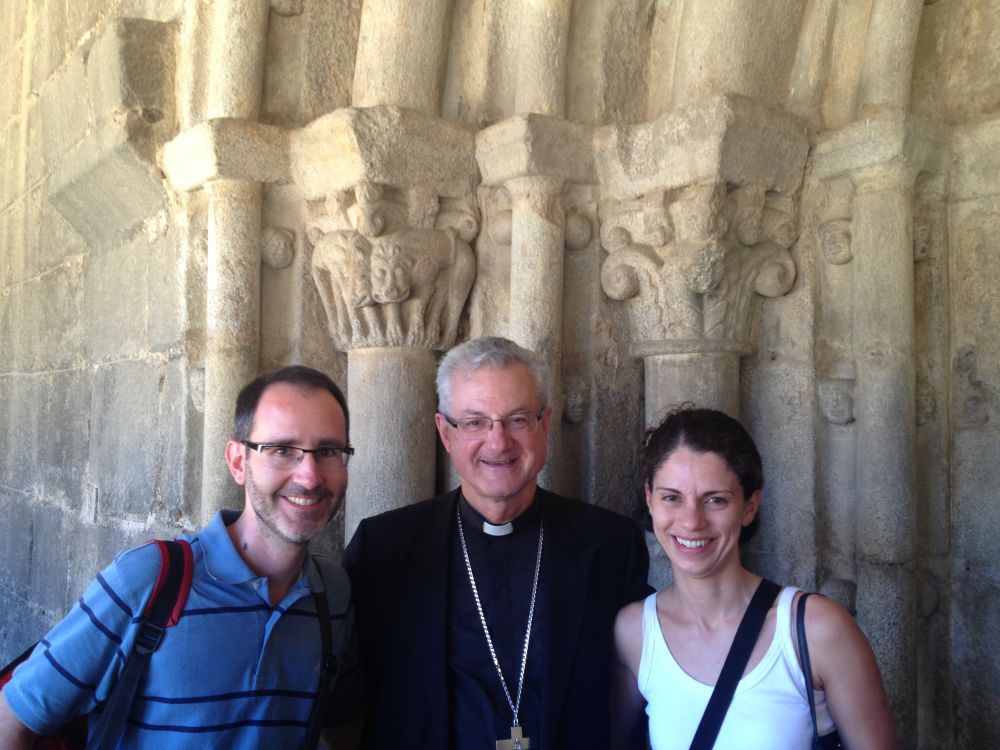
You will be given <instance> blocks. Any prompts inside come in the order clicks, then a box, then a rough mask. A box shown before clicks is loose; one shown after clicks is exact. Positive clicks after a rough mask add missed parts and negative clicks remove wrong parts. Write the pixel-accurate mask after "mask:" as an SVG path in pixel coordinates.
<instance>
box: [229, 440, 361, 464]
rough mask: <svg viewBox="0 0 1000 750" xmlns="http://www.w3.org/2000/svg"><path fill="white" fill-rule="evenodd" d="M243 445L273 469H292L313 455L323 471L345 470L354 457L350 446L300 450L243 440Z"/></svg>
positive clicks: (292, 447) (294, 447)
mask: <svg viewBox="0 0 1000 750" xmlns="http://www.w3.org/2000/svg"><path fill="white" fill-rule="evenodd" d="M240 442H241V443H243V445H245V446H246V447H247V448H249V449H250V450H253V451H257V452H258V453H259V454H260V455H261V458H263V459H264V463H266V464H267V465H268V466H270V467H271V468H273V469H292V468H294V467H296V466H298V465H299V464H300V463H302V459H303V458H304V457H305V455H306V454H307V453H312V455H313V458H314V459H316V463H317V464H318V465H319V466H320V468H322V469H343V468H345V467H346V466H347V462H348V460H350V458H351V456H353V455H354V448H352V447H351V446H349V445H321V446H320V447H319V448H299V447H298V446H296V445H269V444H267V443H253V442H251V441H249V440H241V441H240Z"/></svg>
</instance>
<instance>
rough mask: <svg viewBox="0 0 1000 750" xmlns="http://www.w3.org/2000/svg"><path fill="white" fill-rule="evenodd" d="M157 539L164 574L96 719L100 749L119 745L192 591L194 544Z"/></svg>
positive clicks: (94, 744)
mask: <svg viewBox="0 0 1000 750" xmlns="http://www.w3.org/2000/svg"><path fill="white" fill-rule="evenodd" d="M153 541H154V542H155V543H156V546H157V548H158V549H159V551H160V561H161V564H160V573H159V575H158V576H157V577H156V583H155V584H154V585H153V592H152V594H151V595H150V597H149V604H147V605H146V610H145V611H144V612H143V614H142V622H140V623H139V632H138V633H137V634H136V638H135V643H133V644H132V651H131V652H130V653H129V655H128V658H127V659H126V660H125V666H124V667H123V668H122V672H121V675H119V677H118V682H117V683H116V684H115V687H114V689H113V690H112V691H111V695H109V696H108V700H107V701H106V702H105V704H104V710H103V711H102V712H101V713H100V715H98V716H97V717H96V718H95V720H94V721H93V722H92V725H91V734H90V741H91V744H90V747H93V748H95V749H96V750H111V748H115V747H117V746H118V741H119V739H121V736H122V733H123V732H124V730H125V721H126V719H127V718H128V713H129V710H130V709H131V707H132V700H133V699H134V698H135V693H136V690H137V689H138V687H139V681H140V679H141V678H142V674H143V672H144V671H145V670H146V665H147V664H148V663H149V658H150V656H152V654H153V652H154V651H156V649H157V648H159V646H160V641H161V640H162V639H163V631H164V630H165V629H166V628H168V627H170V626H171V625H175V624H176V623H177V620H178V619H179V618H180V613H181V611H182V610H183V609H184V604H185V602H186V601H187V595H188V591H190V590H191V577H192V571H193V569H194V566H193V564H192V555H191V545H190V544H188V543H187V542H186V541H184V540H183V539H178V540H175V541H172V542H164V541H161V540H158V539H155V540H153Z"/></svg>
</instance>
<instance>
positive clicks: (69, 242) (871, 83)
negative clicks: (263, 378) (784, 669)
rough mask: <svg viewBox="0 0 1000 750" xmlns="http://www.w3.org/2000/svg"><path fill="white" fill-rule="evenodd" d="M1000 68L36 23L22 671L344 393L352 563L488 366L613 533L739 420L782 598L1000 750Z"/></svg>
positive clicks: (359, 0)
mask: <svg viewBox="0 0 1000 750" xmlns="http://www.w3.org/2000/svg"><path fill="white" fill-rule="evenodd" d="M998 61H1000V4H998V2H997V0H949V2H920V0H872V1H871V2H865V3H860V2H848V1H847V0H819V1H816V2H808V3H803V2H797V1H796V0H774V2H770V3H763V4H761V3H745V2H739V1H738V0H719V1H718V2H693V1H691V2H681V1H680V0H675V1H674V2H653V0H575V1H571V0H530V1H528V0H525V1H524V2H509V0H413V1H412V2H411V1H409V0H408V1H405V2H404V1H403V0H330V2H313V1H312V0H214V1H213V2H208V1H207V0H74V1H73V2H63V1H62V0H59V1H56V0H46V1H43V2H30V1H29V0H12V2H9V3H7V5H6V6H5V8H4V12H3V14H0V66H2V69H3V70H4V73H5V75H4V79H3V82H2V83H0V153H2V154H3V159H4V169H3V170H2V171H0V517H2V519H3V520H2V521H0V559H2V560H4V561H5V564H4V565H2V566H0V613H2V614H0V660H2V659H4V658H8V657H10V656H13V655H14V654H15V653H17V652H19V651H20V650H21V648H23V646H24V645H26V644H27V643H29V642H31V641H33V640H35V639H37V638H38V637H39V635H40V634H41V632H42V631H43V630H44V628H45V627H46V626H47V625H48V624H50V623H51V622H53V621H54V620H55V619H57V618H58V617H59V616H60V615H61V614H62V613H63V612H64V611H65V610H66V608H67V607H68V606H70V605H71V603H72V602H73V601H74V600H75V599H76V597H77V596H78V595H79V593H80V591H81V590H82V589H83V587H84V586H85V585H86V584H87V582H88V581H89V580H90V579H91V578H92V576H93V574H94V572H95V571H96V570H98V569H99V568H100V567H101V566H103V565H104V564H106V563H107V561H108V560H109V559H110V558H111V556H112V555H113V554H114V552H115V551H117V550H118V549H120V548H121V547H123V546H126V545H130V544H133V543H136V542H139V541H142V540H144V539H147V538H149V537H151V536H171V535H174V534H176V533H177V532H178V531H179V530H180V529H190V528H194V527H197V526H199V525H200V524H201V523H202V522H204V521H205V520H207V518H208V517H210V516H211V514H212V513H213V512H214V511H215V509H216V508H218V507H223V506H227V505H233V504H235V503H238V502H239V501H240V496H239V492H238V490H237V489H236V488H235V487H234V486H233V485H232V483H231V481H230V478H229V476H228V472H227V471H226V469H225V465H224V463H223V460H222V449H223V447H224V445H225V442H226V441H227V440H228V438H229V436H230V431H231V425H230V422H231V410H232V403H233V399H234V397H235V394H236V391H237V390H238V388H239V387H240V386H241V385H242V384H243V383H245V382H246V381H247V380H248V379H250V378H251V377H252V376H253V375H255V374H257V373H258V372H261V371H264V370H267V369H271V368H273V367H277V366H280V365H284V364H289V363H292V362H302V363H305V364H309V365H313V366H316V367H320V368H321V369H324V370H326V371H328V372H330V373H331V374H332V375H333V376H334V377H335V379H336V380H337V381H338V382H339V383H340V384H341V385H343V386H345V388H346V390H347V395H348V399H349V403H350V407H351V410H352V416H353V419H352V433H353V434H352V436H351V438H352V442H353V443H354V444H355V445H356V447H357V449H358V453H357V456H356V458H355V460H354V461H353V462H352V464H351V468H350V472H351V481H350V489H349V495H348V503H347V505H348V507H347V510H346V513H345V514H344V515H343V516H342V517H341V518H339V519H337V521H336V523H335V524H334V525H333V526H332V527H331V529H330V530H329V531H328V533H327V534H326V536H325V538H324V539H322V540H320V541H319V547H321V548H322V549H324V550H325V551H328V552H331V553H332V554H338V553H339V552H340V550H341V549H342V547H343V543H344V538H345V535H346V536H347V537H349V536H350V534H351V533H352V532H353V529H354V528H355V526H356V525H357V523H358V522H359V521H360V519H362V518H363V517H365V516H366V515H369V514H371V513H375V512H380V511H382V510H387V509H389V508H392V507H398V506H399V505H403V504H407V503H410V502H414V501H416V500H418V499H420V498H422V497H426V496H429V495H431V494H433V493H434V492H436V491H440V490H443V489H446V488H449V487H451V486H453V485H454V482H455V481H456V477H455V476H454V475H453V473H452V472H450V470H449V468H448V462H447V460H446V457H445V456H444V455H443V454H442V451H441V450H440V449H437V448H436V447H435V446H436V442H435V437H434V428H433V412H434V408H435V403H434V401H435V397H434V384H433V376H434V367H435V364H436V361H437V358H438V356H439V353H440V352H441V351H443V350H445V349H447V348H448V347H450V346H451V345H452V344H454V343H455V342H457V341H462V340H465V339H467V338H468V337H471V336H475V335H479V334H484V333H493V334H500V335H505V336H510V337H512V338H514V339H516V340H518V341H519V342H520V343H522V344H523V345H525V346H528V347H529V348H532V349H534V350H536V351H538V352H540V353H542V354H543V355H544V356H545V358H546V360H547V361H548V362H549V364H550V371H549V375H550V377H549V379H548V381H549V382H548V384H547V393H546V397H547V400H548V401H549V402H550V403H551V404H552V406H553V408H554V411H555V413H556V419H555V421H554V428H553V430H552V433H551V436H550V446H549V448H550V461H549V463H548V465H547V467H546V469H545V471H544V473H543V475H542V482H543V483H544V484H546V485H547V486H550V487H552V488H554V489H556V490H559V491H562V492H565V493H568V494H571V495H575V496H578V497H579V498H580V499H581V501H583V502H590V503H597V504H601V505H604V506H606V507H610V508H613V509H615V510H617V511H619V512H622V513H625V514H626V515H635V516H636V517H637V518H640V517H641V515H642V514H641V512H639V509H640V508H641V505H640V493H639V491H638V490H639V488H638V487H637V485H636V471H637V466H636V456H637V447H638V445H639V443H640V441H641V439H642V433H643V430H644V429H645V428H646V427H647V426H649V425H651V424H654V423H655V422H656V421H657V420H658V419H659V417H660V416H661V415H662V414H663V412H664V411H665V410H666V409H668V408H669V407H670V406H672V405H674V404H676V403H678V402H680V401H684V400H693V401H696V402H699V403H702V404H708V405H713V406H717V407H719V408H722V409H725V410H727V411H729V412H731V413H734V414H738V415H739V416H741V418H742V419H743V420H744V421H745V423H746V424H747V425H748V427H749V428H750V430H751V432H752V433H753V434H754V435H755V436H756V438H757V440H758V442H759V444H760V447H761V452H762V455H763V458H764V462H765V473H766V477H767V483H766V487H765V492H764V500H763V510H762V526H761V531H760V534H759V536H758V537H757V538H756V539H755V540H754V542H753V543H752V544H751V545H750V546H749V548H748V549H747V550H746V551H745V558H746V560H747V562H748V564H749V565H750V566H751V567H752V568H753V569H755V570H757V571H759V572H761V573H763V574H766V575H768V576H769V577H772V578H775V579H777V580H781V581H787V582H790V583H795V584H797V585H801V586H805V587H809V588H813V589H817V590H820V591H822V592H824V593H826V594H827V595H829V596H832V597H834V598H836V599H838V600H839V601H841V602H842V603H843V604H844V605H845V606H847V607H848V608H849V609H850V610H851V611H852V612H855V613H856V616H857V619H858V621H859V623H860V624H861V626H862V628H863V629H864V630H865V631H866V633H867V634H868V636H869V638H870V639H871V641H872V643H873V646H874V648H875V651H876V655H877V657H878V659H879V661H880V664H881V667H882V669H883V673H884V674H885V676H886V680H887V684H888V686H889V692H890V698H891V700H892V704H893V708H894V711H895V714H896V718H897V721H898V726H899V734H900V738H901V740H902V746H903V747H906V748H911V747H913V748H921V749H926V750H931V749H932V748H933V749H934V750H938V749H939V748H943V749H945V750H978V749H979V748H993V747H997V746H1000V734H998V730H997V728H996V726H995V725H996V720H995V717H996V716H997V715H1000V704H998V697H997V691H996V686H997V684H1000V658H998V656H997V654H996V653H995V651H996V649H995V648H994V649H991V648H990V644H992V643H994V642H996V641H997V639H998V638H1000V611H998V610H997V605H996V604H995V603H996V602H997V601H1000V597H998V591H997V580H1000V552H998V550H1000V547H998V546H997V544H996V543H995V539H996V531H997V529H1000V511H998V510H997V508H998V504H997V503H996V502H995V501H994V497H995V495H996V487H997V485H998V481H1000V476H997V467H998V466H1000V448H998V446H1000V435H998V431H997V426H996V425H997V420H998V419H1000V338H998V337H997V336H996V330H997V329H998V326H1000V292H998V289H1000V256H998V254H997V252H996V248H997V239H996V238H997V237H998V236H1000V178H998V177H997V175H998V174H1000V84H998V81H1000V75H998V72H1000V62H998ZM649 541H650V551H651V553H652V556H653V569H652V572H651V580H652V581H653V583H654V584H656V585H658V586H659V585H663V584H665V583H666V582H668V581H669V579H670V571H669V568H668V566H667V563H666V561H665V560H664V559H663V555H662V554H661V552H660V550H659V547H658V545H657V544H656V543H655V541H654V540H653V538H652V537H649Z"/></svg>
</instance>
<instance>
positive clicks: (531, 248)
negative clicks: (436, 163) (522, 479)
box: [507, 177, 565, 487]
mask: <svg viewBox="0 0 1000 750" xmlns="http://www.w3.org/2000/svg"><path fill="white" fill-rule="evenodd" d="M507 189H508V191H509V192H510V198H511V247H510V314H509V317H508V326H507V335H508V336H509V337H510V338H511V339H512V340H514V341H516V342H517V343H518V344H520V345H521V346H523V347H525V348H527V349H530V350H531V351H533V352H537V353H538V354H540V355H541V356H542V359H543V360H544V361H545V363H546V365H547V366H548V381H549V382H548V392H547V393H545V394H543V395H544V398H545V400H546V403H548V404H549V405H551V406H552V407H553V409H554V410H558V406H559V404H560V403H561V402H560V395H559V394H560V392H561V387H560V384H561V373H562V368H561V366H560V359H561V355H562V346H561V343H562V312H563V254H564V242H565V239H564V218H565V217H564V215H563V206H562V180H560V179H558V178H552V177H518V178H515V179H512V180H510V181H508V182H507ZM561 429H562V426H561V422H560V420H559V419H553V420H552V423H551V427H550V430H549V440H548V448H549V460H548V461H547V462H546V464H545V467H544V468H543V469H542V472H541V474H540V475H539V482H540V483H541V484H542V485H543V486H546V487H554V485H553V480H554V476H555V474H556V468H557V467H558V465H559V457H558V450H559V444H560V441H559V433H560V431H561Z"/></svg>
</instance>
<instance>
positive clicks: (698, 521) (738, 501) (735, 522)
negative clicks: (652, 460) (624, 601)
mask: <svg viewBox="0 0 1000 750" xmlns="http://www.w3.org/2000/svg"><path fill="white" fill-rule="evenodd" d="M646 506H647V507H648V508H649V514H650V516H651V517H652V519H653V531H654V533H655V534H656V538H657V540H658V541H659V542H660V546H662V547H663V550H664V552H666V553H667V557H669V558H670V562H671V565H672V566H673V569H674V575H675V576H676V575H677V574H679V573H680V574H688V575H693V576H695V577H698V578H701V577H705V576H708V575H711V574H712V573H715V572H717V571H720V570H724V569H726V568H728V567H729V566H731V565H737V566H738V565H739V564H740V561H739V540H740V531H741V529H742V528H743V527H744V526H747V525H749V524H750V522H751V521H753V519H754V516H756V514H757V509H758V508H759V507H760V491H759V490H758V491H757V492H754V493H753V495H752V496H751V497H750V498H749V499H747V498H745V497H744V496H743V489H742V487H741V486H740V480H739V477H737V476H736V474H735V473H734V472H733V471H732V469H730V468H729V465H728V464H727V463H726V461H725V460H724V459H723V458H722V457H721V456H720V455H719V454H717V453H710V452H709V453H699V452H696V451H693V450H691V449H690V448H688V447H687V446H685V445H681V446H680V447H678V448H677V449H676V450H675V451H674V452H673V453H671V454H670V455H669V456H667V458H666V459H665V460H664V461H663V462H662V463H661V464H660V466H659V468H657V470H656V472H655V473H654V475H653V483H652V486H647V487H646Z"/></svg>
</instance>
